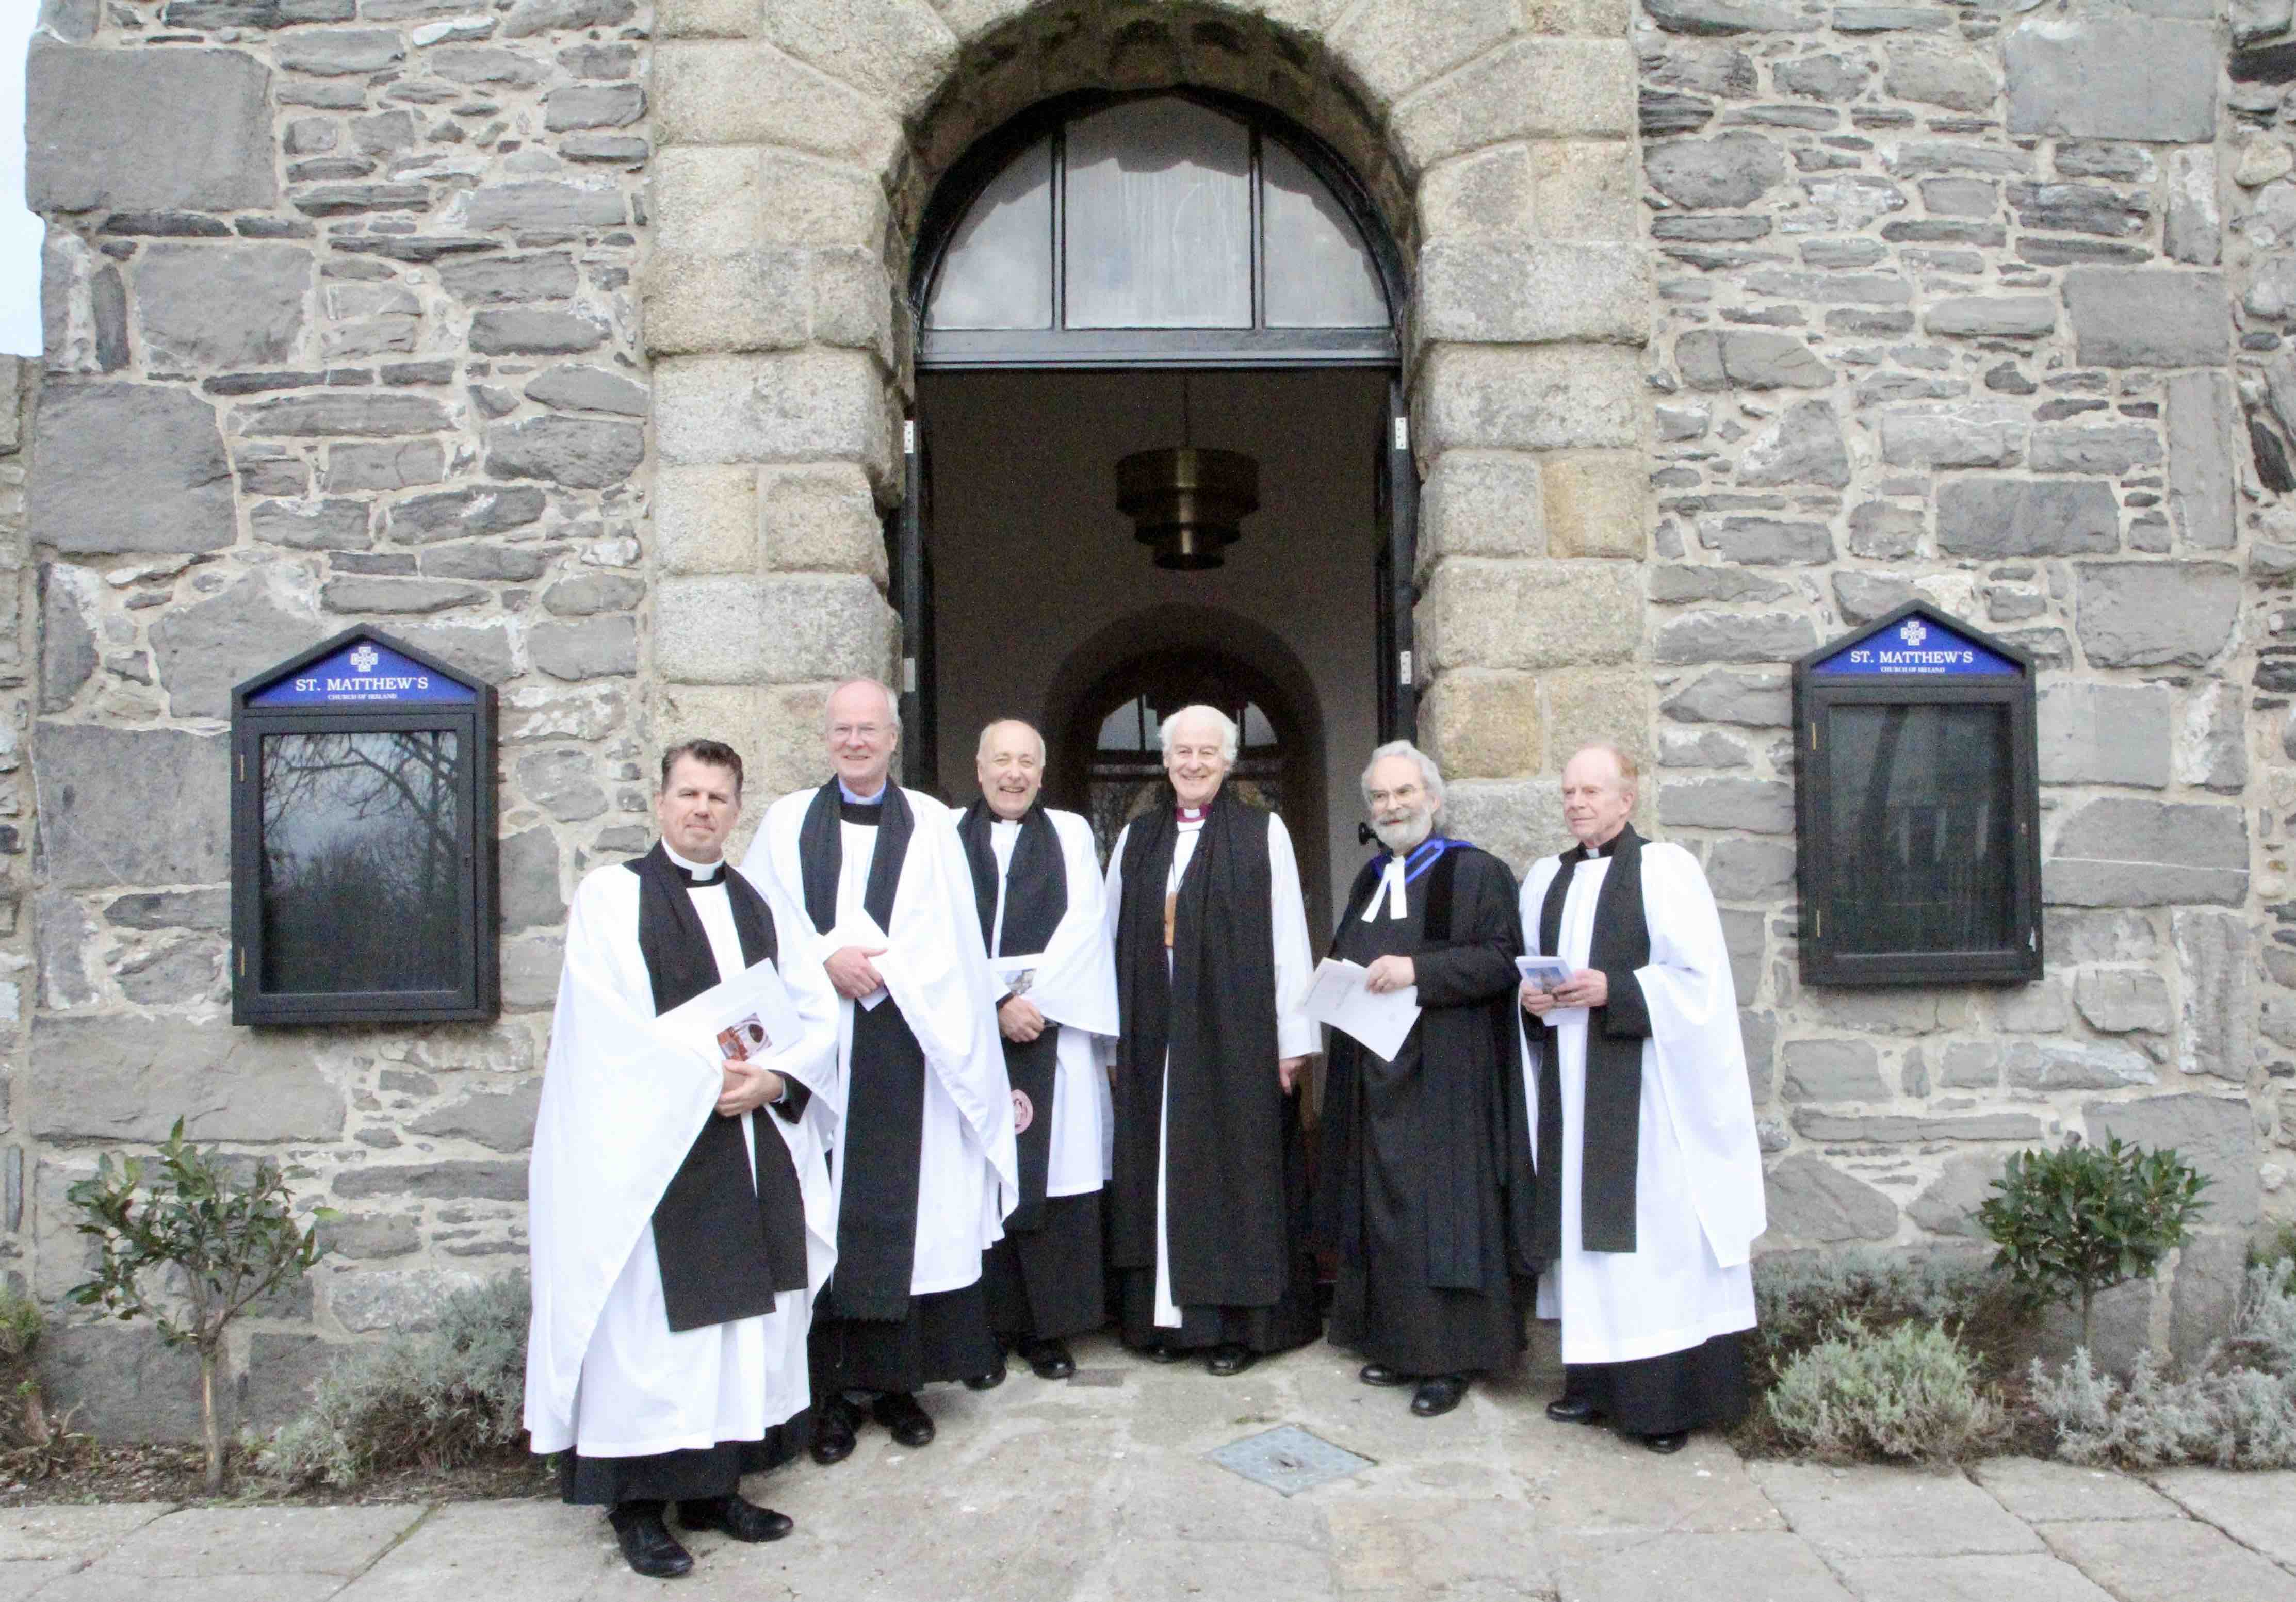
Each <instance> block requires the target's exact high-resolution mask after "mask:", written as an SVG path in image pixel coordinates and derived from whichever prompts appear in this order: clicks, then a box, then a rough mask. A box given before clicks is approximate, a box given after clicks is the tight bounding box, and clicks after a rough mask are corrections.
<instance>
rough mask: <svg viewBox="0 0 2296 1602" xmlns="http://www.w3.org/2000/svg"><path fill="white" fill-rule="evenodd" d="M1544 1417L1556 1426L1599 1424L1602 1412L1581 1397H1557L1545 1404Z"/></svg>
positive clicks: (1601, 1419)
mask: <svg viewBox="0 0 2296 1602" xmlns="http://www.w3.org/2000/svg"><path fill="white" fill-rule="evenodd" d="M1546 1416H1547V1417H1548V1418H1552V1419H1554V1422H1555V1423H1557V1424H1600V1423H1602V1422H1603V1410H1602V1409H1601V1408H1598V1407H1596V1406H1595V1404H1594V1403H1593V1402H1588V1401H1587V1399H1586V1398H1585V1397H1583V1396H1558V1397H1556V1398H1555V1399H1554V1401H1553V1402H1548V1403H1547V1404H1546Z"/></svg>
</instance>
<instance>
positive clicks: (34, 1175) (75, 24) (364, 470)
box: [0, 0, 652, 1433]
mask: <svg viewBox="0 0 2296 1602" xmlns="http://www.w3.org/2000/svg"><path fill="white" fill-rule="evenodd" d="M648 21H649V19H648V16H647V13H646V12H644V10H642V9H641V8H639V7H638V6H636V5H635V4H633V3H632V0H514V3H513V4H505V5H501V6H490V5H488V4H484V3H483V0H481V3H479V4H447V3H444V0H361V3H360V4H357V5H356V6H355V5H354V0H168V4H164V5H162V4H129V5H111V6H105V7H102V8H101V11H100V12H99V8H98V7H97V6H96V5H95V4H93V3H92V0H91V3H87V4H82V3H80V0H54V3H53V4H51V5H50V7H49V9H48V12H47V15H46V18H45V27H46V32H45V35H44V36H43V37H39V38H38V40H37V42H36V44H35V45H34V49H33V54H32V59H31V67H30V74H29V87H30V102H31V119H30V128H29V134H30V144H31V151H30V169H31V170H30V191H31V200H32V204H33V206H34V207H35V208H37V209H38V210H39V211H41V212H43V213H44V214H45V215H46V216H47V217H48V219H49V225H50V226H49V235H48V247H47V254H46V264H45V286H44V287H45V296H44V301H45V312H46V316H47V324H48V325H47V338H46V347H47V356H46V372H45V375H44V380H43V382H42V385H41V402H40V405H39V408H38V411H37V418H36V421H34V422H33V423H32V425H31V429H30V434H29V441H28V443H29V446H30V452H31V459H32V464H33V472H32V486H31V490H30V506H29V517H30V520H31V525H32V528H33V531H34V532H33V534H32V535H31V540H32V545H33V552H32V553H31V554H29V556H26V555H21V554H20V555H19V558H18V562H17V565H19V566H22V567H24V568H26V569H27V570H26V572H25V573H24V576H23V580H24V581H23V583H22V584H21V585H20V586H19V587H20V589H21V592H22V596H23V601H24V604H25V606H26V607H27V608H28V609H30V608H33V607H34V606H35V605H36V606H37V624H38V627H37V633H36V636H35V641H34V642H30V643H28V644H27V646H26V647H25V649H26V650H27V651H28V652H34V653H36V654H37V663H38V671H37V674H36V675H35V674H30V673H29V672H27V671H23V670H21V669H19V668H16V667H13V666H12V667H11V669H10V671H12V672H14V673H18V674H19V676H18V678H17V679H16V680H15V681H14V682H22V681H23V680H24V679H25V678H31V679H33V680H34V688H33V690H32V691H31V692H30V693H31V694H32V695H33V696H34V697H35V698H36V699H37V709H36V711H35V712H34V713H33V715H31V717H30V721H29V727H26V728H23V729H21V731H20V730H19V728H18V726H17V723H16V722H15V721H14V720H13V717H12V719H11V721H10V723H9V724H8V729H9V736H8V738H9V740H10V745H9V752H10V755H9V757H8V758H7V761H8V766H9V767H10V768H11V769H12V770H15V771H14V772H10V773H8V774H6V775H5V778H7V779H8V780H10V781H14V780H16V779H17V778H19V777H20V776H21V768H20V767H19V764H18V763H17V762H16V760H15V757H14V751H15V748H16V743H17V742H19V741H21V743H22V744H23V745H24V746H25V747H27V748H29V764H26V765H28V766H29V770H30V772H33V773H36V774H37V785H38V792H39V796H40V797H41V800H42V802H43V804H44V805H43V809H42V817H43V820H44V823H43V827H42V828H41V830H40V831H39V836H38V857H37V867H36V870H35V871H34V872H33V874H32V876H31V879H32V884H31V886H30V887H29V892H28V905H27V907H26V910H25V912H24V914H23V916H22V918H21V922H22V923H23V924H24V925H26V926H28V927H29V928H30V929H31V931H32V943H33V946H34V948H35V953H36V960H35V964H34V969H33V971H32V972H31V973H29V974H27V975H25V976H23V977H22V980H21V985H22V989H23V999H22V1001H21V1013H22V1015H23V1016H25V1017H28V1018H31V1019H32V1022H31V1025H30V1028H29V1039H28V1040H20V1041H19V1042H17V1044H18V1050H16V1052H15V1053H14V1054H13V1056H12V1062H13V1065H14V1072H13V1074H12V1083H11V1085H10V1095H9V1101H8V1110H9V1117H10V1121H11V1124H12V1129H11V1131H10V1144H9V1146H8V1147H7V1148H6V1149H7V1157H6V1161H7V1165H8V1166H7V1170H6V1178H7V1185H8V1190H7V1195H8V1197H9V1200H8V1205H7V1209H6V1222H7V1224H8V1225H9V1230H10V1232H9V1234H8V1235H7V1236H6V1237H5V1238H4V1241H5V1244H4V1247H0V1249H4V1250H6V1251H8V1252H9V1253H10V1254H11V1255H12V1257H13V1259H14V1262H15V1264H16V1266H18V1267H19V1268H20V1269H21V1271H25V1272H27V1273H28V1274H29V1277H30V1279H31V1281H32V1283H33V1284H34V1286H35V1287H37V1290H38V1291H39V1293H40V1294H41V1295H43V1296H45V1297H51V1298H53V1297H55V1296H57V1295H60V1294H61V1292H62V1291H63V1290H64V1289H66V1288H67V1287H70V1285H71V1284H73V1283H74V1282H75V1281H76V1280H77V1279H78V1278H79V1277H80V1268H81V1264H82V1261H83V1253H82V1244H81V1242H80V1241H79V1240H78V1238H76V1237H75V1236H73V1235H72V1234H71V1233H70V1230H71V1224H72V1220H71V1217H70V1213H69V1209H68V1207H67V1206H66V1204H65V1202H64V1199H63V1192H64V1189H65V1188H66V1187H67V1186H68V1185H69V1184H70V1183H71V1182H72V1181H74V1180H75V1179H77V1178H78V1177H80V1176H81V1175H82V1174H84V1173H86V1172H88V1171H89V1167H90V1165H91V1163H92V1161H93V1153H94V1149H95V1148H98V1147H99V1146H105V1145H115V1144H120V1143H143V1142H148V1141H152V1140H157V1139H159V1138H160V1137H161V1136H163V1135H164V1134H165V1133H166V1132H167V1129H168V1124H170V1123H172V1122H173V1121H174V1119H175V1118H176V1116H178V1115H179V1114H180V1115H184V1116H187V1117H188V1120H189V1128H190V1131H191V1132H192V1133H193V1134H194V1135H196V1136H199V1137H201V1138H203V1139H207V1140H221V1141H224V1142H225V1143H227V1144H230V1145H233V1146H245V1147H248V1148H255V1149H261V1150H266V1151H269V1152H272V1153H275V1154H276V1155H280V1156H283V1157H291V1158H292V1159H293V1160H295V1161H297V1162H299V1163H300V1164H301V1165H303V1166H305V1167H306V1168H307V1169H309V1170H310V1171H311V1173H312V1175H313V1177H312V1178H311V1179H310V1180H308V1181H304V1189H306V1190H307V1191H308V1192H310V1193H312V1194H315V1195H316V1196H317V1197H320V1198H322V1199H324V1201H325V1202H326V1203H327V1204H328V1205H330V1206H335V1207H338V1208H340V1209H341V1210H342V1212H343V1213H344V1214H345V1216H344V1218H343V1221H342V1222H340V1224H337V1225H334V1226H332V1227H331V1228H330V1230H329V1231H328V1233H329V1237H330V1239H331V1241H332V1245H333V1247H334V1250H335V1254H336V1255H333V1256H332V1257H331V1258H330V1259H329V1260H328V1263H327V1266H326V1267H325V1268H324V1271H322V1273H321V1274H320V1275H319V1276H318V1278H317V1280H316V1285H315V1286H314V1287H311V1289H310V1290H308V1291H307V1292H305V1293H304V1294H302V1295H300V1296H299V1298H298V1299H297V1300H296V1301H295V1302H294V1304H292V1305H290V1306H287V1307H283V1308H281V1309H279V1310H277V1312H276V1314H275V1316H272V1317H268V1318H266V1319H264V1320H260V1321H259V1322H258V1324H256V1325H255V1326H253V1327H252V1328H251V1331H250V1336H249V1338H248V1340H247V1342H246V1345H245V1347H244V1349H243V1350H242V1352H241V1353H239V1359H240V1362H241V1364H242V1368H243V1371H244V1374H245V1378H244V1379H243V1381H242V1399H243V1402H244V1405H245V1410H246V1414H247V1416H248V1417H250V1418H255V1419H258V1420H263V1419H268V1418H275V1417H276V1416H277V1415H278V1413H279V1411H280V1410H281V1408H282V1407H283V1406H285V1405H287V1404H288V1403H289V1402H291V1400H292V1398H293V1396H294V1394H295V1392H296V1389H297V1386H298V1385H299V1381H300V1379H301V1378H302V1377H305V1376H306V1375H307V1373H308V1372H309V1371H310V1369H311V1367H312V1365H313V1363H314V1362H315V1361H316V1359H317V1357H318V1355H319V1352H318V1348H317V1345H316V1342H318V1341H319V1340H321V1339H322V1338H332V1339H341V1338H345V1337H348V1336H360V1335H363V1334H367V1333H369V1332H373V1331H378V1330H382V1329H388V1328H401V1327H404V1326H406V1324H407V1323H408V1322H410V1321H412V1320H417V1319H419V1318H420V1317H421V1315H422V1309H423V1308H424V1306H425V1305H426V1304H428V1302H429V1301H430V1298H431V1297H432V1296H433V1295H436V1294H437V1293H438V1292H439V1290H440V1289H441V1288H443V1287H448V1286H451V1285H454V1284H455V1283H458V1282H462V1281H464V1280H467V1279H471V1278H474V1277H476V1276H478V1275H481V1274H485V1273H490V1272H496V1271H503V1270H506V1269H520V1270H522V1269H523V1267H524V1252H525V1232H524V1230H525V1224H524V1204H523V1198H524V1196H525V1189H526V1156H525V1152H526V1148H527V1145H528V1137H529V1131H530V1129H531V1126H532V1123H533V1116H534V1108H535V1101H536V1096H537V1091H538V1090H539V1083H540V1081H539V1070H540V1067H541V1063H542V1054H543V1049H544V1043H545V1027H546V1025H547V1021H548V1008H549V1006H550V1003H551V1000H552V998H553V995H554V993H555V991H556V985H557V966H558V963H557V958H558V952H559V946H560V941H561V929H562V924H563V920H564V906H565V901H566V897H567V895H569V894H570V892H571V889H572V887H573V884H574V882H575V880H576V879H578V877H579V875H580V874H581V873H582V872H583V871H584V870H586V869H587V868H589V867H591V866H593V865H594V864H595V863H596V862H599V861H601V860H603V859H605V858H609V857H612V856H616V855H619V854H622V853H626V852H628V851H632V850H635V849H638V848H641V847H643V846H644V844H645V842H646V841H647V839H648V838H650V828H651V824H650V819H649V816H648V813H647V810H646V808H647V794H648V790H649V789H650V785H649V771H648V763H649V760H650V757H651V755H652V740H651V739H650V738H649V737H647V735H646V732H645V731H646V725H645V723H644V706H643V703H642V699H641V698H640V696H639V694H638V683H637V678H636V673H637V667H638V663H639V660H640V652H641V648H642V639H643V629H644V609H643V603H644V597H645V594H646V589H647V579H646V574H645V568H644V561H643V557H642V552H643V549H644V541H645V538H646V531H647V528H648V519H649V512H648V486H647V476H648V464H647V452H648V439H647V431H646V427H645V421H644V420H645V418H646V414H647V408H648V404H649V402H648V393H649V392H648V385H647V377H646V372H645V370H644V365H643V364H642V362H640V361H639V360H638V357H637V351H638V339H637V320H638V297H637V290H636V288H635V282H634V278H635V273H636V271H637V268H638V266H639V264H640V261H641V259H642V256H643V240H644V228H645V209H644V190H643V177H644V168H645V162H646V159H647V156H648V154H649V151H650V145H651V127H650V124H649V121H648V117H647V103H646V88H645V84H644V73H645V67H646V37H647V31H648ZM0 443H6V444H9V445H12V439H10V440H7V441H4V442H0ZM21 461H22V457H21V455H10V456H6V457H0V462H8V463H18V462H21ZM11 470H13V471H15V472H16V474H17V476H18V477H19V478H21V469H11ZM4 493H5V494H7V495H9V496H10V497H11V498H12V501H13V500H14V499H15V498H17V497H20V496H21V491H20V490H18V489H16V488H15V487H13V486H4ZM5 527H7V529H8V533H9V537H11V538H12V539H13V540H14V541H15V542H16V543H17V544H16V549H17V551H18V552H20V553H21V552H22V550H23V546H22V542H23V539H24V535H23V533H22V531H21V512H20V513H18V514H17V516H16V519H15V520H14V521H13V522H11V523H8V524H6V525H5ZM35 598H37V599H35ZM359 621H367V622H372V623H374V624H376V625H379V626H381V627H382V628H383V629H385V630H387V631H389V632H390V633H395V634H397V635H398V636H399V637H401V638H403V639H406V640H407V641H410V642H413V643H414V644H415V645H417V646H419V647H421V648H422V649H425V650H430V651H433V652H435V653H437V654H438V655H439V656H441V657H443V658H447V660H449V661H451V662H453V663H455V665H457V666H462V667H464V668H466V669H469V670H471V671H472V672H475V673H477V674H481V675H483V676H484V677H486V678H487V679H488V680H490V681H492V682H495V683H496V685H498V686H499V687H500V691H501V707H502V736H503V746H502V762H501V776H500V790H501V805H502V833H503V846H502V864H503V865H502V891H503V911H504V937H503V946H502V952H503V989H504V1016H503V1018H502V1021H501V1022H500V1023H499V1024H498V1025H497V1026H494V1027H491V1028H476V1027H453V1028H429V1029H420V1030H401V1031H389V1030H365V1031H346V1030H329V1031H264V1032H261V1033H253V1032H250V1031H247V1030H240V1029H234V1028H232V1027H231V1026H230V1024H229V1022H228V1018H229V1011H228V1007H229V985H228V983H227V981H226V978H225V961H226V957H227V944H228V941H227V936H228V899H229V898H228V890H227V886H226V883H225V881H226V879H227V877H228V863H229V849H230V848H229V830H228V827H227V786H226V772H225V740H226V734H225V731H226V728H227V723H226V721H225V720H226V718H227V715H228V711H229V692H230V690H231V687H232V686H233V685H234V683H235V682H239V681H240V680H241V679H242V678H244V677H246V676H247V675H249V674H252V673H255V672H256V671H258V670H259V669H260V668H262V667H264V666H267V665H269V664H270V663H272V662H274V661H276V660H278V659H280V658H283V657H284V656H286V655H288V654H290V653H291V652H293V651H295V650H299V649H301V648H302V647H304V646H307V645H310V644H313V643H316V642H318V641H320V640H323V639H324V638H327V637H328V636H330V635H332V634H333V633H337V632H339V631H340V630H341V629H343V628H346V627H348V626H349V625H351V624H353V623H354V622H359ZM23 667H24V668H25V669H28V668H29V661H28V662H27V663H26V664H24V665H23ZM18 699H21V698H18ZM20 788H21V789H23V790H24V791H25V797H24V805H26V807H27V810H29V790H30V789H31V787H30V786H29V784H26V785H22V786H21V787H20ZM0 824H12V825H17V826H18V827H21V821H20V820H19V819H17V818H14V817H9V818H5V819H0ZM8 835H9V838H10V841H11V845H10V849H11V850H12V851H14V850H18V849H20V847H18V846H15V845H14V844H13V843H12V842H13V838H14V830H13V829H10V830H8ZM0 860H4V862H6V863H8V864H9V865H10V867H11V868H12V869H13V870H15V873H14V875H13V876H14V877H16V878H20V879H21V877H22V875H21V869H20V868H18V867H17V865H18V864H20V863H21V862H22V861H23V860H24V859H23V858H22V857H21V856H20V855H8V856H6V857H4V859H0ZM14 1017H15V1014H14V1012H12V1013H11V1014H10V1021H9V1022H8V1023H7V1027H8V1028H9V1029H10V1030H11V1031H14V1030H15V1029H17V1028H18V1025H17V1024H16V1023H15V1022H14V1021H13V1018H14ZM20 1165H21V1166H22V1167H23V1168H24V1169H25V1170H26V1172H25V1173H23V1175H22V1178H21V1187H20V1185H19V1181H18V1175H19V1167H20ZM20 1194H21V1197H22V1199H21V1203H20V1201H19V1199H18V1198H19V1196H20ZM20 1224H21V1228H20V1227H19V1226H20ZM55 1345H56V1352H55V1359H56V1367H57V1369H58V1375H57V1377H58V1380H59V1383H60V1384H61V1385H62V1387H63V1389H64V1391H65V1392H66V1394H70V1395H75V1396H79V1397H82V1398H84V1399H85V1401H86V1405H87V1411H86V1414H85V1415H84V1417H85V1419H86V1422H87V1423H89V1424H90V1425H91V1426H93V1427H94V1428H96V1429H97V1430H98V1431H99V1432H102V1431H105V1430H121V1431H128V1430H156V1431H160V1432H162V1433H167V1432H181V1433H195V1432H196V1430H197V1427H198V1415H197V1411H196V1405H195V1403H194V1402H193V1400H192V1398H193V1392H192V1391H191V1390H189V1389H187V1388H186V1387H185V1386H184V1385H180V1384H176V1383H175V1381H176V1377H178V1370H179V1369H180V1368H181V1367H182V1365H181V1364H179V1363H178V1362H177V1361H176V1360H175V1359H174V1358H173V1357H172V1356H170V1355H168V1354H165V1353H160V1352H158V1351H157V1350H156V1349H155V1348H154V1347H153V1345H152V1341H151V1339H150V1337H149V1336H148V1333H146V1332H145V1331H143V1330H142V1329H140V1328H135V1329H129V1328H119V1327H116V1326H115V1327H110V1328H80V1329H75V1330H71V1331H69V1332H66V1333H65V1334H63V1335H62V1336H61V1337H60V1338H59V1339H58V1340H57V1342H56V1343H55Z"/></svg>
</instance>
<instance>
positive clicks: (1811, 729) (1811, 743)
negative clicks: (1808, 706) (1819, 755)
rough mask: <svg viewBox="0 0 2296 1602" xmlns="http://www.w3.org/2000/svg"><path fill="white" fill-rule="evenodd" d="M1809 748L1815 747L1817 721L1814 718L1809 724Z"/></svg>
mask: <svg viewBox="0 0 2296 1602" xmlns="http://www.w3.org/2000/svg"><path fill="white" fill-rule="evenodd" d="M1809 748H1810V749H1811V750H1813V751H1815V750H1816V749H1817V723H1816V720H1814V719H1813V720H1812V721H1811V723H1810V725H1809Z"/></svg>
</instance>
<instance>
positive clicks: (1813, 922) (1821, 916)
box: [1809, 907, 1825, 940]
mask: <svg viewBox="0 0 2296 1602" xmlns="http://www.w3.org/2000/svg"><path fill="white" fill-rule="evenodd" d="M1809 917H1810V931H1809V932H1810V933H1811V934H1812V935H1813V936H1816V938H1818V939H1820V940H1823V939H1825V908H1824V907H1814V908H1812V909H1811V910H1810V914H1809Z"/></svg>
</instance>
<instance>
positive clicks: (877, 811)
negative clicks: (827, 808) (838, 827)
mask: <svg viewBox="0 0 2296 1602" xmlns="http://www.w3.org/2000/svg"><path fill="white" fill-rule="evenodd" d="M837 818H838V821H840V822H841V823H857V824H859V825H860V826H861V827H862V828H864V829H874V828H876V827H877V825H878V824H880V823H882V822H883V821H885V807H884V802H883V798H882V797H880V798H879V799H877V800H875V801H840V802H839V803H838V804H837Z"/></svg>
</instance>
